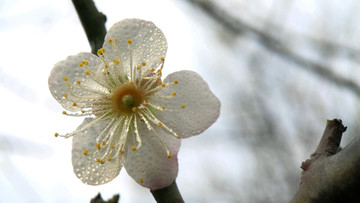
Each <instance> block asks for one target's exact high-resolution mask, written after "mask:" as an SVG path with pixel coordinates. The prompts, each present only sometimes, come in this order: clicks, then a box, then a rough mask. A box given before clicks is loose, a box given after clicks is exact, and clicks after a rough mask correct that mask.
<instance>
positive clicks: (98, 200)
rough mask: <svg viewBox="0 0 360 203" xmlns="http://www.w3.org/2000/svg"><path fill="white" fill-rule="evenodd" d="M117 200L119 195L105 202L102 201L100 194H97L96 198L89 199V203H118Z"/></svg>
mask: <svg viewBox="0 0 360 203" xmlns="http://www.w3.org/2000/svg"><path fill="white" fill-rule="evenodd" d="M119 199H120V195H114V196H113V197H112V198H111V199H109V200H108V201H105V200H103V199H102V197H101V194H100V193H99V194H98V195H96V197H94V198H93V199H91V201H90V203H118V202H119Z"/></svg>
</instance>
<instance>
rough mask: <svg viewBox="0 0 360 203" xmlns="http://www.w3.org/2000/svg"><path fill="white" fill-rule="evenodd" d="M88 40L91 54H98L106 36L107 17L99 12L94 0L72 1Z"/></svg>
mask: <svg viewBox="0 0 360 203" xmlns="http://www.w3.org/2000/svg"><path fill="white" fill-rule="evenodd" d="M72 2H73V4H74V7H75V9H76V12H77V14H78V16H79V18H80V21H81V24H82V26H83V27H84V30H85V33H86V36H87V38H88V41H89V44H90V47H91V53H93V54H96V53H97V50H99V49H100V48H101V47H102V45H103V43H104V38H105V34H106V28H105V22H106V16H105V15H104V14H103V13H101V12H99V11H98V10H97V8H96V6H95V3H94V1H93V0H72Z"/></svg>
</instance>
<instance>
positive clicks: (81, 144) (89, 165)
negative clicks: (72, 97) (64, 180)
mask: <svg viewBox="0 0 360 203" xmlns="http://www.w3.org/2000/svg"><path fill="white" fill-rule="evenodd" d="M92 120H94V119H93V118H86V119H85V120H84V122H83V123H82V124H81V125H80V126H79V128H80V127H81V126H84V125H86V124H87V123H89V122H91V121H92ZM108 123H109V120H106V121H100V122H99V123H96V125H94V126H93V127H91V128H89V129H88V130H87V131H85V132H82V133H79V134H77V135H76V136H74V137H73V147H72V164H73V167H74V173H75V174H76V176H77V177H78V178H79V179H80V180H81V181H82V182H84V183H85V184H89V185H100V184H104V183H107V182H109V181H111V180H113V179H114V178H115V177H116V176H118V174H119V172H120V169H121V167H122V165H123V162H124V157H123V156H120V157H117V158H113V159H112V160H111V161H106V162H105V163H104V164H100V163H99V162H97V161H95V159H96V158H101V157H102V156H103V155H104V152H105V151H106V149H105V148H104V149H102V150H100V152H99V153H97V154H96V155H95V156H92V155H86V156H85V155H84V154H83V153H84V150H89V153H91V152H94V151H96V149H97V147H96V138H97V136H98V135H99V134H100V132H101V131H102V130H103V129H105V127H106V126H107V125H108Z"/></svg>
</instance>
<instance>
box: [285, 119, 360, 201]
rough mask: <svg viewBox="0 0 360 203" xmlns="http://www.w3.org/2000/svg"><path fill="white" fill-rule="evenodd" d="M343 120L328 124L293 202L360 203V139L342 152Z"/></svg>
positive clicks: (309, 161) (303, 174)
mask: <svg viewBox="0 0 360 203" xmlns="http://www.w3.org/2000/svg"><path fill="white" fill-rule="evenodd" d="M345 130H346V127H344V126H343V124H342V122H341V120H339V119H334V120H331V121H328V122H327V125H326V128H325V131H324V134H323V137H322V138H321V140H320V143H319V146H318V147H317V149H316V151H315V153H313V154H312V155H311V157H310V159H308V160H306V161H305V162H303V163H302V166H301V168H302V169H303V172H302V175H301V182H300V186H299V189H298V191H297V192H296V194H295V196H294V198H293V199H292V201H291V202H292V203H297V202H327V203H332V202H360V196H359V194H360V139H358V138H357V139H356V140H353V141H352V142H351V143H350V144H348V145H347V146H346V147H345V148H344V149H342V150H341V151H340V148H339V145H340V141H341V137H342V133H343V132H345Z"/></svg>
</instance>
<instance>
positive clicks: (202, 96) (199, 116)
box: [153, 71, 220, 138]
mask: <svg viewBox="0 0 360 203" xmlns="http://www.w3.org/2000/svg"><path fill="white" fill-rule="evenodd" d="M174 80H177V81H178V84H174V85H170V86H168V87H165V88H163V89H161V91H160V92H158V94H157V95H163V96H169V95H172V93H173V92H176V96H175V97H173V98H170V99H169V98H162V99H161V98H157V97H156V96H155V98H156V100H154V101H153V102H154V103H155V104H157V105H159V106H162V105H164V106H165V109H169V110H170V111H166V110H165V111H157V113H156V117H157V118H158V119H159V120H161V121H162V122H163V123H164V124H165V125H167V126H168V127H169V128H171V129H172V130H173V131H174V132H176V133H178V135H179V136H180V137H181V138H187V137H190V136H193V135H197V134H200V133H201V132H203V131H204V130H206V129H207V128H208V127H210V126H211V124H213V123H214V122H215V121H216V119H217V118H218V117H219V114H220V101H219V99H218V98H217V97H216V96H215V95H214V94H213V93H212V92H211V90H210V89H209V86H208V84H207V83H206V82H205V81H204V80H203V79H202V78H201V76H200V75H198V74H197V73H195V72H193V71H179V72H175V73H172V74H170V75H168V76H167V77H166V78H165V80H164V83H169V82H173V81H174ZM182 105H185V108H181V106H182Z"/></svg>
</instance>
